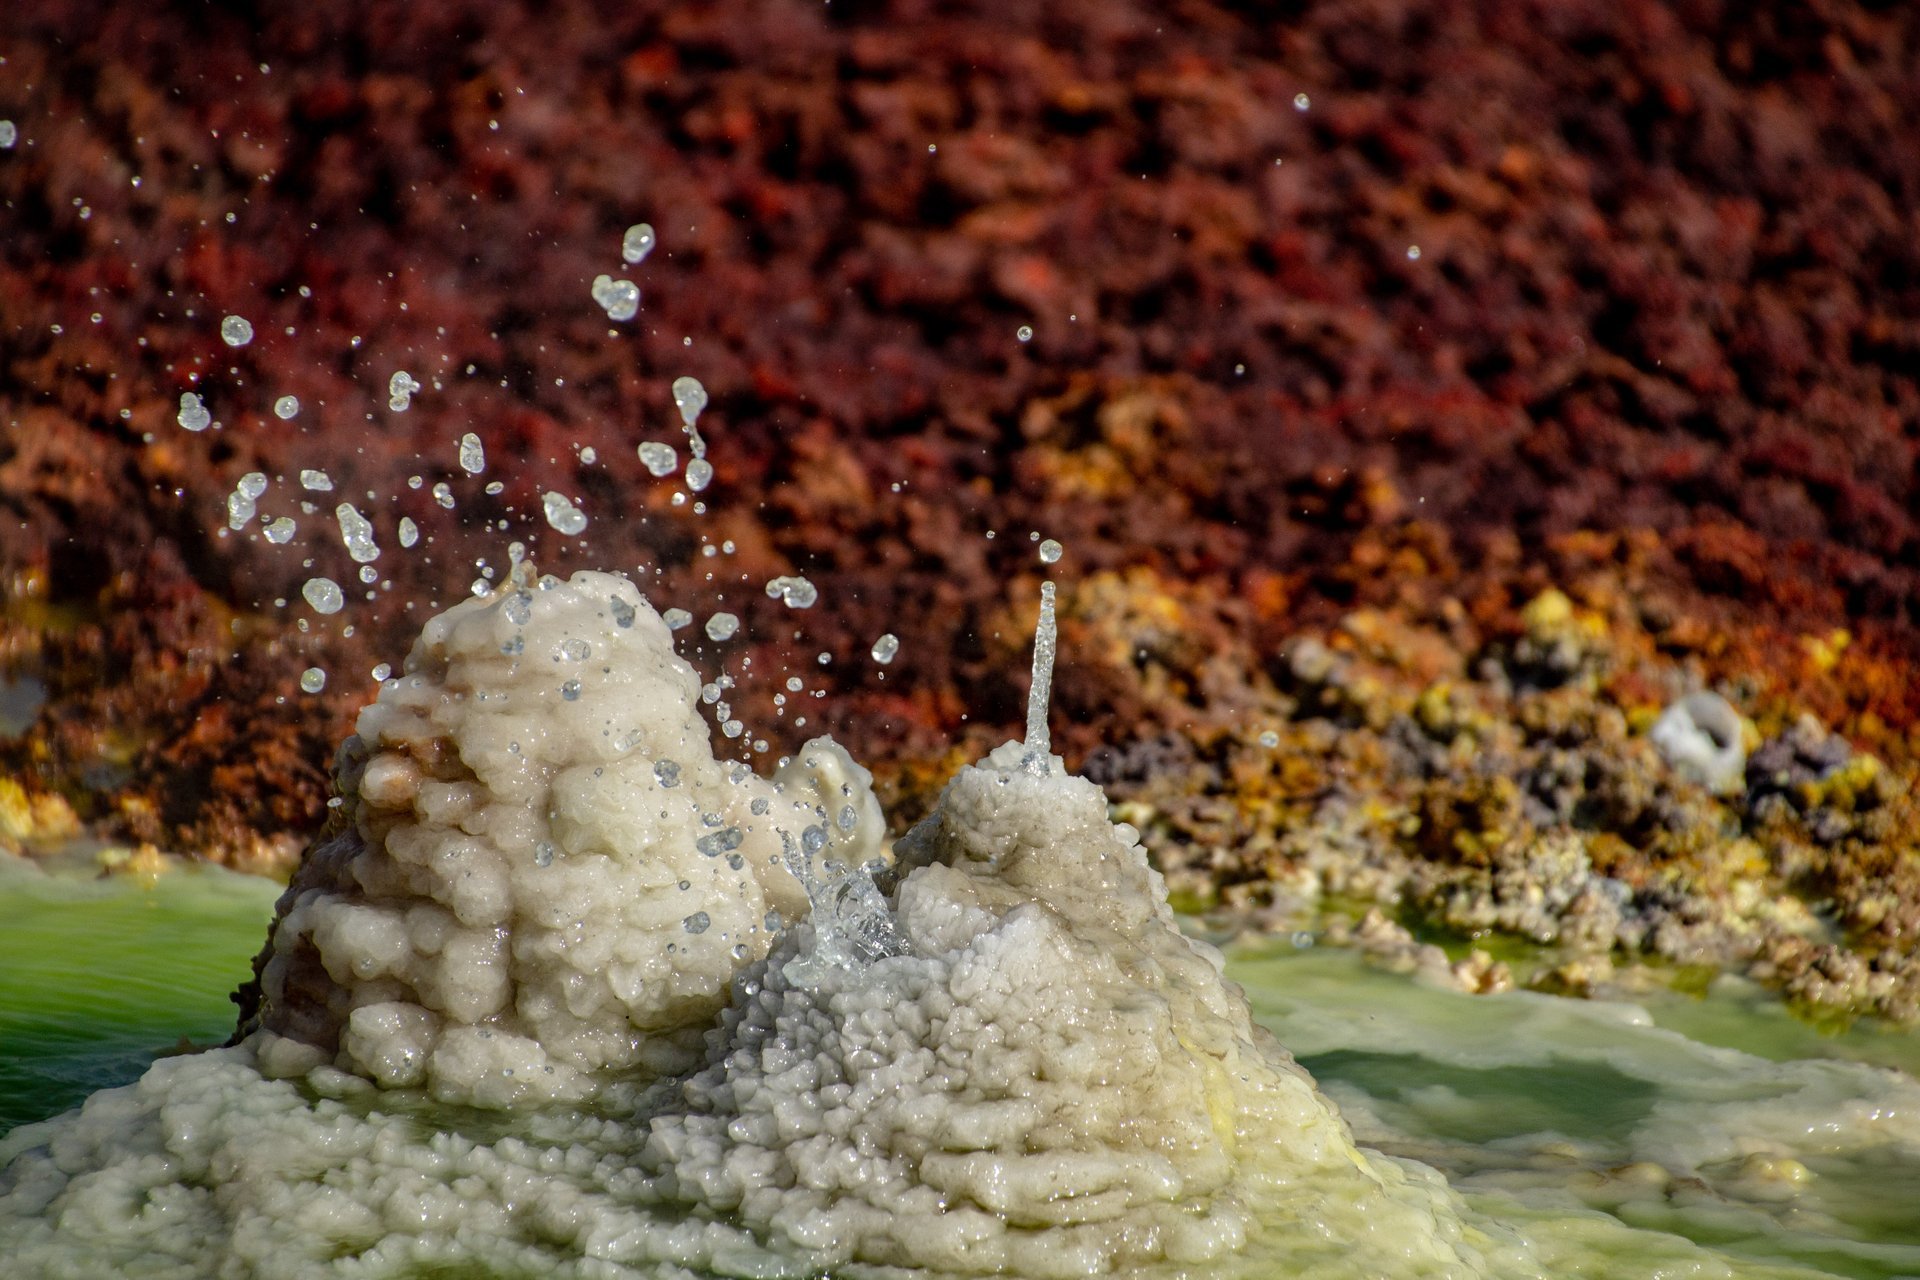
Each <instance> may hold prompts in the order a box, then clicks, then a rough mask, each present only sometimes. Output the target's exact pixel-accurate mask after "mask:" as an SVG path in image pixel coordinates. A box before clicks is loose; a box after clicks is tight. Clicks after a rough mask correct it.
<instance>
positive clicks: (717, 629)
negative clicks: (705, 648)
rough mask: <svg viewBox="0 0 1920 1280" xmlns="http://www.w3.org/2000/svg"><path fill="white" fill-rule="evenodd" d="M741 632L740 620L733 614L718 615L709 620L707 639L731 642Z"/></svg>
mask: <svg viewBox="0 0 1920 1280" xmlns="http://www.w3.org/2000/svg"><path fill="white" fill-rule="evenodd" d="M739 630H740V619H739V618H736V617H735V616H734V615H733V614H731V613H716V614H714V615H713V616H712V617H711V618H708V619H707V639H709V640H731V639H732V638H733V636H734V633H736V632H737V631H739Z"/></svg>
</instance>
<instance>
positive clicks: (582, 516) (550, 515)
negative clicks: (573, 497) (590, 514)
mask: <svg viewBox="0 0 1920 1280" xmlns="http://www.w3.org/2000/svg"><path fill="white" fill-rule="evenodd" d="M540 505H541V507H542V508H544V509H545V511H546V513H547V523H548V524H550V525H552V526H553V527H554V528H555V529H556V530H558V531H559V532H561V533H564V534H566V535H567V536H568V537H569V538H571V537H573V536H574V535H575V534H578V533H580V532H581V531H582V530H584V529H585V528H586V527H587V516H586V513H585V512H584V511H582V510H580V508H578V507H576V506H574V505H573V503H571V502H569V501H568V500H567V498H566V495H564V494H559V493H544V494H541V495H540Z"/></svg>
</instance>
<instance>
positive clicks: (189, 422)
mask: <svg viewBox="0 0 1920 1280" xmlns="http://www.w3.org/2000/svg"><path fill="white" fill-rule="evenodd" d="M176 421H178V422H179V423H180V425H181V426H183V427H185V428H186V429H187V430H189V431H205V430H206V429H207V428H208V427H210V426H212V425H213V415H212V414H211V413H208V412H207V406H206V402H205V401H203V400H201V399H200V397H199V396H197V395H195V394H194V393H193V392H191V391H183V392H181V393H180V414H179V416H178V418H177V419H176Z"/></svg>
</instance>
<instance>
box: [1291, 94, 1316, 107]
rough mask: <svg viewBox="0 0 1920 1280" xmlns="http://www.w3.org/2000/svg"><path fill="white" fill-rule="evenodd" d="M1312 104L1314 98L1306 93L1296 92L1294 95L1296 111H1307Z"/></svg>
mask: <svg viewBox="0 0 1920 1280" xmlns="http://www.w3.org/2000/svg"><path fill="white" fill-rule="evenodd" d="M1312 105H1313V101H1312V99H1310V98H1308V97H1307V95H1306V94H1304V93H1296V94H1294V95H1293V109H1294V110H1295V111H1305V110H1306V109H1307V108H1308V107H1310V106H1312Z"/></svg>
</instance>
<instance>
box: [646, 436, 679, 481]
mask: <svg viewBox="0 0 1920 1280" xmlns="http://www.w3.org/2000/svg"><path fill="white" fill-rule="evenodd" d="M639 452H640V462H641V464H642V465H643V466H645V467H646V469H647V470H648V472H649V473H651V474H653V475H655V476H670V475H672V474H673V472H674V468H676V467H678V466H679V465H680V455H679V454H678V453H676V452H674V448H673V446H672V445H670V444H662V443H660V441H658V440H647V441H643V442H642V443H641V445H640V450H639Z"/></svg>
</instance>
